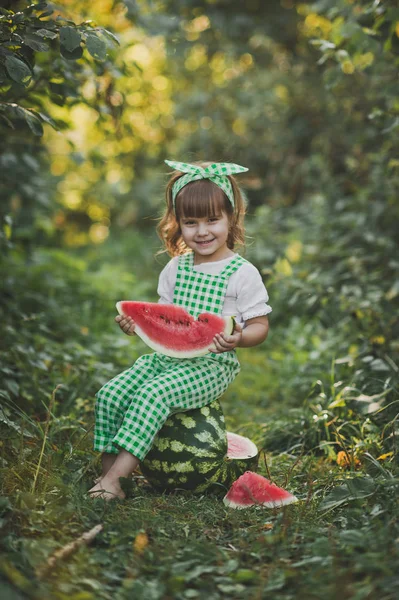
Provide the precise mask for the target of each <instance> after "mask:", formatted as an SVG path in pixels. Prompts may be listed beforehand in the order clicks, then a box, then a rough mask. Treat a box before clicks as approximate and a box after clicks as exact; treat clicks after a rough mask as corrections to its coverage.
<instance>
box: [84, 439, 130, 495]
mask: <svg viewBox="0 0 399 600" xmlns="http://www.w3.org/2000/svg"><path fill="white" fill-rule="evenodd" d="M103 458H105V460H106V461H107V462H108V460H109V462H110V463H111V462H112V465H111V466H110V465H109V464H107V465H105V466H108V467H109V470H108V472H107V474H106V475H104V476H103V477H102V478H101V480H100V481H99V482H98V483H96V485H94V486H93V487H92V488H91V490H89V492H88V493H89V494H90V496H91V497H92V498H103V499H104V500H107V501H108V500H112V499H113V498H122V499H123V498H125V497H126V494H125V492H124V491H123V490H122V488H121V484H120V483H119V478H120V477H128V476H129V475H130V473H132V472H133V471H134V470H135V469H136V468H137V466H138V464H139V460H138V458H136V457H135V456H133V454H130V452H127V450H123V449H122V450H121V451H120V452H119V454H118V455H117V456H116V458H115V460H111V458H112V459H113V457H110V456H109V455H108V456H107V455H105V456H104V455H103ZM103 466H104V462H103Z"/></svg>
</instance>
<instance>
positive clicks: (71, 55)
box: [61, 46, 83, 60]
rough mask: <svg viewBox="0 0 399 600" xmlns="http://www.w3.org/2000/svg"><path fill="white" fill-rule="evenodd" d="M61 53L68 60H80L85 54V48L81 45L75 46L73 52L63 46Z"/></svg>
mask: <svg viewBox="0 0 399 600" xmlns="http://www.w3.org/2000/svg"><path fill="white" fill-rule="evenodd" d="M61 54H62V56H63V57H64V58H66V59H67V60H79V58H82V55H83V48H81V47H80V46H79V48H75V50H72V52H69V51H68V50H67V49H66V48H64V47H63V46H61Z"/></svg>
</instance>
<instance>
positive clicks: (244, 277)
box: [237, 263, 272, 321]
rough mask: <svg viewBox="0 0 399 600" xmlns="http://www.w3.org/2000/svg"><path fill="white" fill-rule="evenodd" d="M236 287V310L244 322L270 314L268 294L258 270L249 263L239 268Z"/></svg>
mask: <svg viewBox="0 0 399 600" xmlns="http://www.w3.org/2000/svg"><path fill="white" fill-rule="evenodd" d="M238 282H239V283H238V285H237V308H238V310H239V312H240V313H241V315H242V318H243V319H244V321H248V319H253V318H255V317H263V316H265V315H268V314H269V313H271V312H272V307H271V306H270V305H269V304H268V301H269V294H268V293H267V289H266V287H265V285H264V283H263V281H262V277H261V275H260V273H259V271H258V269H257V268H256V267H255V266H254V265H252V264H251V263H246V264H245V265H243V266H242V267H241V268H240V271H239V278H238Z"/></svg>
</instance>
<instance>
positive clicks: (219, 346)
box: [213, 316, 269, 354]
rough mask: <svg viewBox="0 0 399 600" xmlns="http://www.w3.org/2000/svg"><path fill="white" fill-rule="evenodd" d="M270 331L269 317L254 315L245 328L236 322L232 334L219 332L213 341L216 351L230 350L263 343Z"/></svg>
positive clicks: (246, 322)
mask: <svg viewBox="0 0 399 600" xmlns="http://www.w3.org/2000/svg"><path fill="white" fill-rule="evenodd" d="M268 333H269V319H268V318H267V317H266V316H263V317H254V318H253V319H248V321H245V328H244V329H242V327H241V326H240V325H238V324H236V326H235V328H234V331H233V333H232V334H231V335H224V334H223V333H221V334H218V335H216V336H215V337H214V339H213V343H214V346H215V348H216V353H217V354H218V353H220V352H228V351H229V350H234V348H250V347H251V346H257V345H258V344H261V343H262V342H263V341H264V340H265V339H266V338H267V334H268Z"/></svg>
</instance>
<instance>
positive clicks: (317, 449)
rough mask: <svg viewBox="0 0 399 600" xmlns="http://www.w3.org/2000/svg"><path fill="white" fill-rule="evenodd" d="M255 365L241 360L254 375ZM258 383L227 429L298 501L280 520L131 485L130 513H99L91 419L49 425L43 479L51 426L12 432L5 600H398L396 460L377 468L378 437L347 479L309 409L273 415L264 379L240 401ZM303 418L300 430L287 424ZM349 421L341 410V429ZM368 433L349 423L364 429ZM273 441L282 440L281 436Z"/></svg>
mask: <svg viewBox="0 0 399 600" xmlns="http://www.w3.org/2000/svg"><path fill="white" fill-rule="evenodd" d="M266 354H267V352H266V349H260V350H255V352H254V358H253V360H254V362H253V365H254V371H255V372H256V369H257V368H258V366H257V365H259V373H261V371H262V359H263V364H264V363H265V360H266ZM247 357H248V360H249V354H248V352H244V353H243V355H242V361H243V363H244V365H243V370H244V372H245V370H246V369H248V366H249V365H248V364H246V361H247ZM251 360H252V358H251ZM251 364H252V363H251ZM249 377H250V375H249V374H248V373H247V375H243V376H242V377H240V378H238V379H237V381H236V382H235V384H234V385H233V386H232V387H231V388H230V390H229V391H228V393H227V394H226V397H225V399H224V403H223V405H224V410H225V413H226V420H227V424H228V428H229V429H231V430H234V431H239V432H240V433H242V434H244V435H249V436H250V437H251V438H252V439H254V440H255V441H256V442H257V443H258V445H259V446H264V447H266V455H265V457H266V460H263V459H261V461H260V464H259V472H260V473H261V474H263V475H264V476H268V474H267V471H266V464H267V469H268V472H269V474H270V476H271V477H272V479H273V481H274V482H275V483H276V484H277V485H280V486H283V487H285V488H287V489H289V490H290V491H291V492H292V493H294V494H295V495H296V496H297V497H298V498H299V502H298V504H295V505H291V506H288V507H286V508H283V509H272V510H270V509H263V508H258V507H255V508H250V509H246V510H243V511H237V510H232V509H228V508H227V507H225V506H224V504H223V502H222V501H221V499H218V498H213V497H207V496H200V497H197V496H193V495H191V494H189V493H184V494H182V493H180V494H171V495H162V494H158V493H155V492H154V491H152V490H151V489H150V488H149V487H148V485H146V483H145V481H143V479H142V478H140V477H138V476H137V477H135V479H134V481H133V482H125V484H127V483H128V484H129V485H128V486H127V490H128V497H127V499H126V500H125V501H123V502H122V501H115V502H112V503H110V504H106V503H104V502H103V501H102V500H94V501H93V500H90V499H89V498H87V496H86V495H85V493H86V490H87V489H88V487H89V486H90V485H91V482H92V479H93V477H94V476H95V475H96V473H97V472H98V468H99V465H98V458H97V457H96V456H95V455H94V454H93V452H92V450H91V432H90V424H91V420H92V415H91V412H90V411H87V410H86V411H83V412H81V414H80V415H79V418H77V417H65V416H60V417H57V416H55V415H52V416H50V427H49V430H48V436H46V439H45V443H44V453H43V459H42V462H41V465H40V468H39V469H38V465H39V460H40V452H41V449H42V447H43V440H44V435H45V427H46V424H45V421H43V422H42V423H41V424H39V423H35V424H33V425H32V424H31V423H28V424H27V428H26V431H25V432H23V431H21V432H18V431H17V430H16V429H13V428H12V427H10V426H9V425H8V426H4V425H3V431H4V433H5V434H7V437H8V439H5V438H6V435H5V436H4V437H3V440H4V441H3V445H2V469H1V475H2V494H3V496H4V497H3V499H2V504H1V511H2V548H3V555H2V556H3V557H2V559H1V561H0V572H1V574H2V578H3V579H4V586H5V587H4V594H5V595H4V597H9V598H32V599H39V598H40V599H42V598H49V599H53V598H54V599H57V600H62V599H64V598H65V599H66V598H72V599H75V600H89V599H94V598H96V599H97V598H104V599H108V598H113V599H116V600H122V599H126V600H127V599H130V598H135V600H136V599H137V600H140V599H143V600H144V599H145V600H149V599H158V598H159V599H168V598H176V599H185V598H204V597H207V598H208V597H209V598H214V599H219V598H237V599H239V598H245V599H246V598H248V599H258V598H259V599H260V598H266V597H269V596H270V594H275V593H277V595H278V597H279V598H287V599H291V598H293V599H294V598H295V599H297V598H315V599H318V598H321V597H323V598H328V599H329V598H331V599H333V598H340V599H346V598H348V599H349V598H351V599H353V598H356V599H359V600H360V599H363V598H379V599H380V598H384V599H386V600H388V599H391V598H392V599H393V598H395V597H397V593H398V586H399V581H398V578H397V574H396V573H397V564H398V563H397V560H398V555H397V539H398V533H399V532H398V526H397V520H396V519H397V515H398V510H397V506H396V504H395V497H396V493H397V485H398V479H395V475H394V463H393V454H392V451H391V454H390V455H389V456H388V457H386V458H384V459H380V460H376V459H375V458H373V456H372V454H370V453H369V452H367V450H369V449H370V445H371V446H372V443H374V445H375V444H379V447H380V448H381V449H382V448H383V441H382V440H381V435H382V434H381V431H382V430H381V429H380V430H379V433H378V436H379V437H378V436H377V437H378V440H374V441H370V440H368V438H367V435H369V436H370V433H368V434H367V435H363V442H364V443H365V444H366V446H367V447H366V446H365V447H364V448H363V451H362V453H359V452H358V453H357V455H356V456H358V457H359V459H360V463H359V464H356V465H355V464H353V465H352V469H351V468H350V466H349V467H348V468H344V467H342V466H339V465H338V464H337V462H336V460H335V458H334V457H335V456H336V453H337V451H338V449H339V448H338V447H337V446H336V444H335V446H334V448H335V450H334V452H335V454H334V453H331V452H326V451H325V448H324V446H323V444H321V443H320V442H322V441H323V440H324V441H325V438H326V436H325V430H324V429H320V425H319V422H318V421H317V420H315V419H313V418H312V416H313V414H314V413H313V412H311V413H309V409H308V406H307V404H306V403H305V404H303V406H302V407H301V408H300V409H298V407H296V408H294V407H295V403H294V406H292V404H291V405H290V402H289V401H287V402H286V403H285V405H283V406H280V407H278V406H276V404H270V402H268V401H265V399H264V397H263V395H262V388H263V383H262V382H260V383H261V385H259V381H258V385H256V383H255V382H254V381H253V382H252V384H251V389H252V390H253V393H252V396H251V394H248V391H247V393H244V389H245V390H248V378H249ZM239 398H242V401H241V402H239V401H238V399H239ZM293 410H294V414H297V413H298V412H299V413H300V414H301V419H298V418H297V419H296V420H295V419H292V420H291V419H290V416H291V412H290V411H293ZM330 410H331V409H330ZM335 410H336V411H337V410H338V409H335ZM339 410H340V411H342V407H341V408H339ZM295 411H297V412H295ZM344 416H345V415H344V414H342V412H341V414H340V416H338V413H337V412H336V417H337V419H336V426H338V427H340V426H341V424H343V423H344ZM356 419H357V421H358V422H357V421H356ZM360 421H361V418H360V416H359V415H357V417H356V418H355V415H353V414H352V423H353V424H354V425H353V426H354V427H359V426H360ZM356 423H357V424H356ZM362 423H363V424H364V419H363V421H362ZM284 424H285V425H284ZM289 426H291V431H290V432H289V431H287V428H288V429H289ZM32 427H34V428H35V429H32ZM323 427H324V424H323ZM31 431H33V432H34V434H33V436H32V437H26V434H27V433H28V432H29V434H30V432H31ZM87 431H89V432H88V433H87ZM273 431H274V432H278V431H280V432H285V434H286V435H285V436H284V435H281V436H278V435H275V436H274V437H273V435H269V434H270V432H273ZM341 431H343V430H342V429H341ZM352 433H353V432H352ZM24 434H25V435H24ZM359 435H360V434H359ZM292 440H294V441H295V443H294V444H292ZM277 441H278V443H277ZM284 444H286V448H283V446H284ZM367 444H368V445H367ZM268 445H269V446H271V447H272V448H274V449H273V450H270V449H269V448H268ZM277 446H279V448H277ZM292 446H294V447H292ZM36 472H38V476H37V481H36V485H35V489H34V490H33V492H32V486H33V482H34V478H35V474H36ZM396 477H397V475H396ZM395 492H396V493H395ZM6 497H7V499H6ZM99 523H102V524H103V530H102V532H100V533H99V534H98V535H97V537H96V538H95V540H94V541H93V542H92V543H91V544H90V545H89V546H84V545H83V546H81V547H79V548H78V549H77V550H76V551H75V552H74V553H72V554H71V555H70V556H68V557H65V558H63V559H60V560H59V561H58V562H56V563H55V565H54V566H53V567H52V568H51V569H46V568H45V565H46V563H47V561H48V559H49V557H50V556H52V555H53V553H54V552H55V551H56V550H58V549H59V548H61V547H63V546H64V545H66V544H67V543H69V542H71V541H73V540H75V539H77V538H78V537H79V536H80V535H81V534H82V533H83V532H85V531H88V530H90V529H91V528H92V527H94V526H95V525H97V524H99ZM32 582H34V585H33V584H32Z"/></svg>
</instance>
